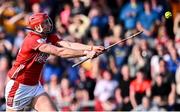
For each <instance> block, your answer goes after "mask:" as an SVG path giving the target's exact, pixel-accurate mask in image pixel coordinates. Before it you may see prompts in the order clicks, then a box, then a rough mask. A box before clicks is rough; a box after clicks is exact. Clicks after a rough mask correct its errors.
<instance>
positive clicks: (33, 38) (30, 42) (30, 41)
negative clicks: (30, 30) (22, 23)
mask: <svg viewBox="0 0 180 112" xmlns="http://www.w3.org/2000/svg"><path fill="white" fill-rule="evenodd" d="M42 44H44V41H43V39H42V38H41V37H39V36H37V35H29V36H28V37H27V39H26V40H25V47H26V48H27V49H33V50H37V49H38V48H39V47H40V46H41V45H42Z"/></svg>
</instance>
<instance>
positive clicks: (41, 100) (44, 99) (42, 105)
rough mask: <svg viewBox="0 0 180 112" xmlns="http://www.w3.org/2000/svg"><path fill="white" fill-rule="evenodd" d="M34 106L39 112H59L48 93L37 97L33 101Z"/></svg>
mask: <svg viewBox="0 0 180 112" xmlns="http://www.w3.org/2000/svg"><path fill="white" fill-rule="evenodd" d="M32 105H33V107H34V109H35V110H37V111H58V110H57V108H56V106H55V105H54V103H53V101H52V100H51V98H50V97H49V95H48V94H47V93H46V92H44V93H42V94H40V95H38V96H36V97H35V98H34V99H33V102H32Z"/></svg>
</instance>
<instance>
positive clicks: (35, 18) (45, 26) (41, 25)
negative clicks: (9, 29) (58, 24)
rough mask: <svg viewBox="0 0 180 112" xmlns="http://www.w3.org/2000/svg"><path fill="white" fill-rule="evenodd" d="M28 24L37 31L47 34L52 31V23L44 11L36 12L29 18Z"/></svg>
mask: <svg viewBox="0 0 180 112" xmlns="http://www.w3.org/2000/svg"><path fill="white" fill-rule="evenodd" d="M29 26H30V27H31V29H33V30H35V31H36V32H37V33H41V34H48V33H51V32H52V31H53V23H52V20H51V18H50V17H49V16H48V15H47V14H46V13H36V14H33V15H32V16H31V17H30V18H29Z"/></svg>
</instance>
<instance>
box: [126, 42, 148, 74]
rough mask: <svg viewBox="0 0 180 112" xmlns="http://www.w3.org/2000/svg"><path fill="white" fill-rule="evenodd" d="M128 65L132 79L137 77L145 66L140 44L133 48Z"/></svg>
mask: <svg viewBox="0 0 180 112" xmlns="http://www.w3.org/2000/svg"><path fill="white" fill-rule="evenodd" d="M128 65H129V68H130V74H131V76H130V77H135V76H136V75H135V74H136V72H137V71H139V70H140V68H142V67H144V66H145V61H144V59H143V57H142V55H141V52H140V47H139V45H138V44H135V45H134V46H133V48H132V52H131V54H130V56H129V57H128Z"/></svg>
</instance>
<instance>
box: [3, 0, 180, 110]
mask: <svg viewBox="0 0 180 112" xmlns="http://www.w3.org/2000/svg"><path fill="white" fill-rule="evenodd" d="M179 6H180V1H179V0H0V110H4V109H5V99H4V89H5V85H6V79H7V76H6V74H7V72H8V70H9V69H10V67H11V66H12V64H13V62H14V60H15V58H16V55H17V53H18V50H19V49H20V47H21V44H22V42H23V39H24V38H25V36H26V34H27V32H29V31H28V30H27V29H26V27H27V20H28V17H29V16H30V15H31V14H32V13H36V12H46V13H48V14H49V16H50V17H51V18H52V20H53V23H54V31H56V32H57V34H58V35H59V36H60V37H61V38H62V39H64V40H68V41H72V42H80V43H84V44H88V45H103V46H105V47H107V46H109V45H111V44H113V43H115V42H117V41H120V40H122V39H124V38H126V37H128V36H130V35H132V34H134V33H136V32H138V31H143V33H142V34H141V35H139V36H137V37H136V38H133V39H130V40H127V41H126V42H124V43H121V44H118V45H117V46H114V47H113V48H112V49H110V50H108V52H106V53H104V54H102V55H101V56H99V57H97V58H95V59H93V60H88V61H86V62H85V63H83V64H82V65H80V66H77V67H74V68H72V67H71V66H72V65H73V64H74V63H76V62H78V61H79V60H82V59H83V58H84V57H82V58H78V59H63V58H60V57H56V56H50V57H49V59H48V61H47V63H46V64H45V66H44V68H43V71H42V79H41V82H42V84H43V86H44V88H45V90H46V91H47V93H48V94H49V95H50V96H51V97H52V99H53V101H54V102H55V104H56V106H57V107H58V108H59V109H60V110H64V111H70V110H77V111H80V110H85V111H86V110H91V111H92V110H98V111H101V110H108V111H114V110H124V111H130V110H131V111H159V110H164V111H173V110H180V107H179V105H180V8H179ZM166 11H170V12H172V16H169V17H165V16H164V14H165V12H166Z"/></svg>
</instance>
